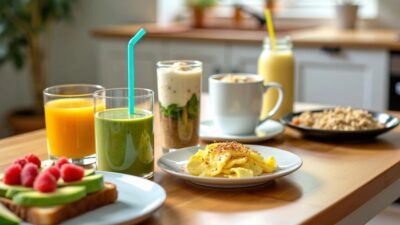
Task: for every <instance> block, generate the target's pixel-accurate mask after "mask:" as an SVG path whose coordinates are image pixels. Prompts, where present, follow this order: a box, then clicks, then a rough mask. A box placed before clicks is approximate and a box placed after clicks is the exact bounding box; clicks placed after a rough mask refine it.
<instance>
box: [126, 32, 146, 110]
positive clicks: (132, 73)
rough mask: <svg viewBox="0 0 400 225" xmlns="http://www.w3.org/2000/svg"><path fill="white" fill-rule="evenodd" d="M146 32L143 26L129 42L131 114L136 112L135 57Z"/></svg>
mask: <svg viewBox="0 0 400 225" xmlns="http://www.w3.org/2000/svg"><path fill="white" fill-rule="evenodd" d="M145 34H146V31H145V30H144V29H143V28H140V30H139V31H138V32H137V33H136V34H135V36H133V37H132V38H131V40H129V43H128V110H129V115H133V114H135V57H134V52H135V51H134V50H135V45H136V43H137V42H138V41H139V40H140V39H141V38H142V37H143V35H145Z"/></svg>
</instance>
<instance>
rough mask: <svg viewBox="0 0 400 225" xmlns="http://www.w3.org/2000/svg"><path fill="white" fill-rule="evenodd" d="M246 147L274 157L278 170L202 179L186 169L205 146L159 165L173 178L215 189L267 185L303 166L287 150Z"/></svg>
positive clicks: (173, 155) (167, 158)
mask: <svg viewBox="0 0 400 225" xmlns="http://www.w3.org/2000/svg"><path fill="white" fill-rule="evenodd" d="M246 146H248V147H250V148H251V149H253V150H255V151H257V152H258V153H260V154H261V155H262V156H263V157H264V158H266V157H268V156H274V157H275V159H276V162H277V164H278V169H277V170H276V171H275V172H272V173H263V174H261V175H260V176H256V177H246V178H223V177H202V176H193V175H190V174H189V173H188V172H187V168H186V165H187V164H188V162H189V158H190V157H191V156H192V155H194V154H196V152H197V151H198V150H199V149H204V148H205V146H193V147H187V148H182V149H179V150H176V151H174V152H170V153H167V154H165V155H163V156H162V157H161V158H160V159H159V160H158V162H157V164H158V166H159V167H160V168H161V169H162V170H163V171H164V172H166V173H168V174H170V175H172V176H176V177H179V178H181V179H184V180H187V181H190V182H192V183H194V184H198V185H201V186H207V187H215V188H243V187H250V186H256V185H261V184H265V183H267V182H269V181H272V180H274V179H276V178H280V177H283V176H286V175H288V174H290V173H293V172H294V171H296V170H298V169H299V168H300V167H301V165H302V164H303V162H302V160H301V158H300V157H299V156H298V155H296V154H294V153H291V152H288V151H285V150H281V149H277V148H272V147H267V146H261V145H246Z"/></svg>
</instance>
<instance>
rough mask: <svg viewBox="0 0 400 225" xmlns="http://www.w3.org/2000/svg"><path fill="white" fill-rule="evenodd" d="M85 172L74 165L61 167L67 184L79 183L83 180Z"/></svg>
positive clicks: (62, 175)
mask: <svg viewBox="0 0 400 225" xmlns="http://www.w3.org/2000/svg"><path fill="white" fill-rule="evenodd" d="M84 172H85V171H84V170H83V168H82V167H79V166H76V165H74V164H66V165H63V167H61V177H62V179H63V180H64V181H65V182H73V181H79V180H81V179H82V178H83V175H84Z"/></svg>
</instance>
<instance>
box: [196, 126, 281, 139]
mask: <svg viewBox="0 0 400 225" xmlns="http://www.w3.org/2000/svg"><path fill="white" fill-rule="evenodd" d="M284 129H285V127H284V126H283V125H282V124H281V123H279V122H277V121H275V120H268V121H266V122H265V123H263V124H260V125H259V126H258V127H257V128H256V130H255V132H254V133H253V134H245V135H230V134H224V133H222V132H221V130H220V129H219V128H218V127H217V126H216V125H215V124H214V122H213V121H212V120H205V121H201V122H200V138H201V139H202V140H204V141H239V142H242V143H253V142H260V141H265V140H268V139H271V138H273V137H275V136H277V135H279V134H281V133H282V132H283V131H284Z"/></svg>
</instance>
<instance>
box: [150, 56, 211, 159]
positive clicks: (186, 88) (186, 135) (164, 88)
mask: <svg viewBox="0 0 400 225" xmlns="http://www.w3.org/2000/svg"><path fill="white" fill-rule="evenodd" d="M202 73H203V68H202V62H200V61H193V60H169V61H161V62H158V63H157V86H158V102H159V109H160V121H161V130H162V149H163V152H164V153H165V152H169V151H171V150H175V149H179V148H183V147H188V146H194V145H197V144H198V141H199V121H200V94H201V77H202Z"/></svg>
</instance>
